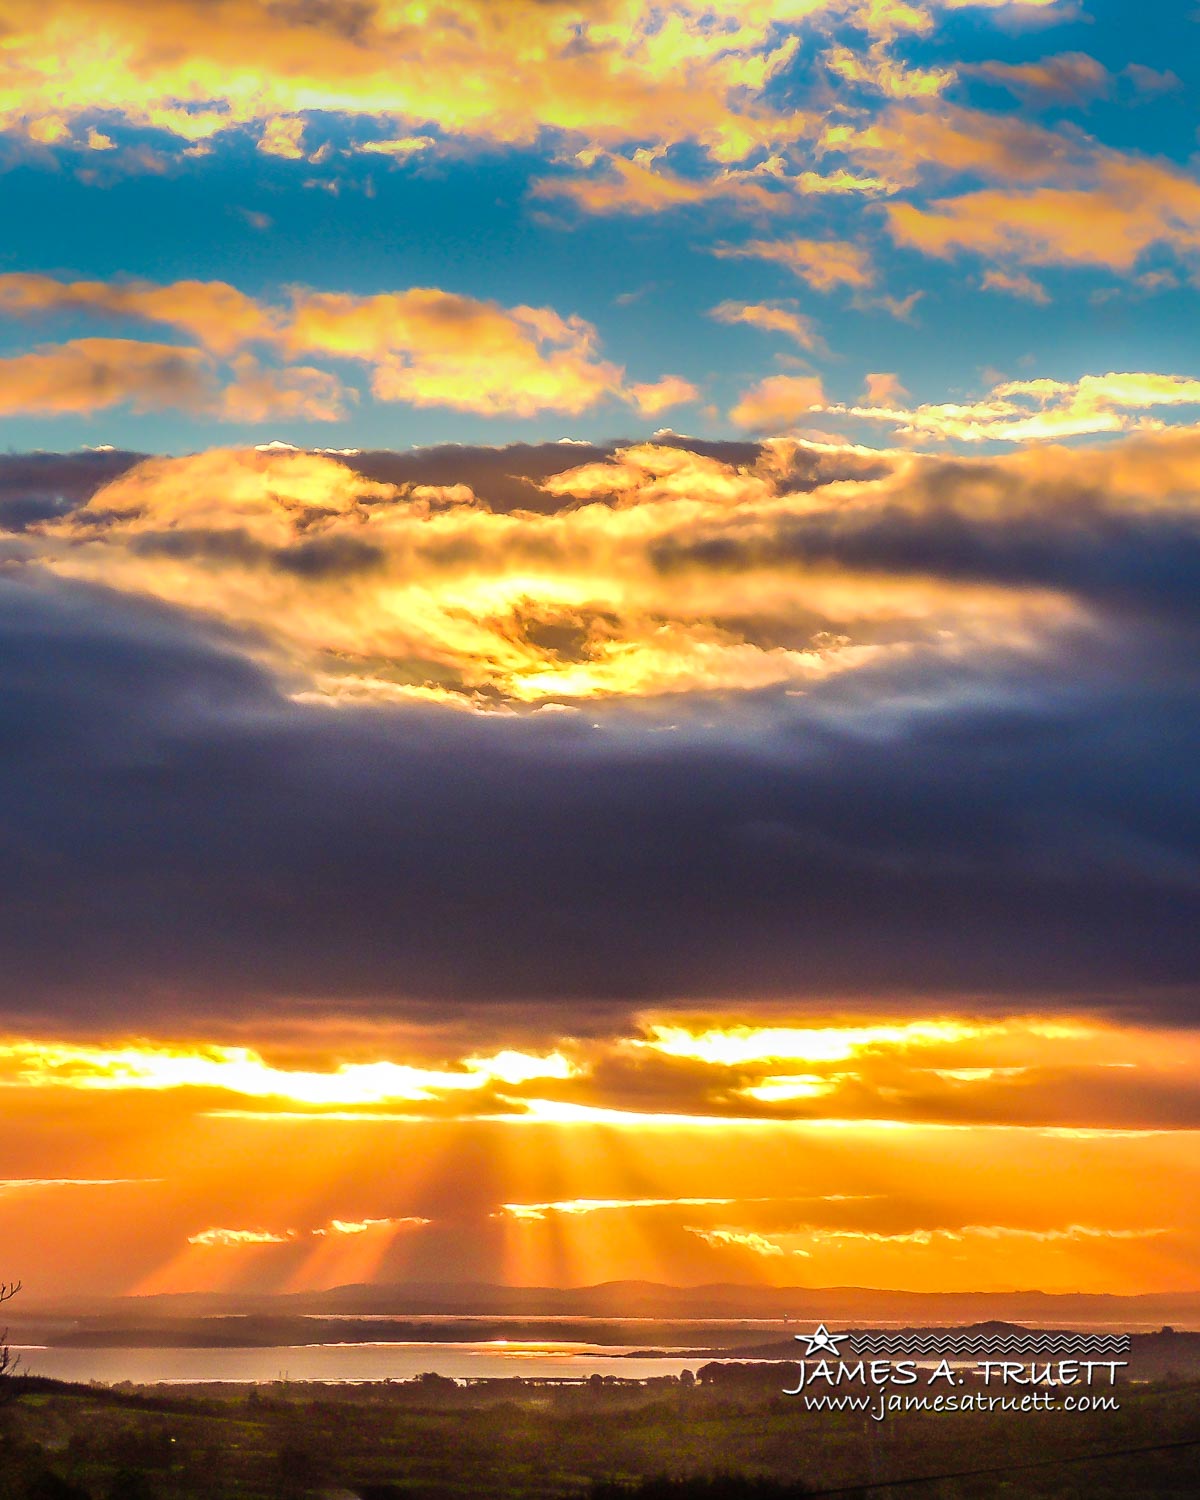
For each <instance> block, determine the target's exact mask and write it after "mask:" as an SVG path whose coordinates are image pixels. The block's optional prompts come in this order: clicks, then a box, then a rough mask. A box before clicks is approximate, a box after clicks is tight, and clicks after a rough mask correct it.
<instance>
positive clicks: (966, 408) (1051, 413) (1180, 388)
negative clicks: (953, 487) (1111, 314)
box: [752, 371, 1200, 443]
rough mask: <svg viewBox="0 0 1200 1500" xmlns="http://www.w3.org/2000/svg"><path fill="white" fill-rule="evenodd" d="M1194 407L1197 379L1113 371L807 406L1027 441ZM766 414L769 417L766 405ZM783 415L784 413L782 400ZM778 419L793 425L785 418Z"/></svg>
mask: <svg viewBox="0 0 1200 1500" xmlns="http://www.w3.org/2000/svg"><path fill="white" fill-rule="evenodd" d="M767 383H768V382H764V384H767ZM1195 405H1200V380H1197V379H1192V378H1191V377H1189V376H1185V375H1157V374H1149V373H1144V372H1143V373H1133V372H1131V373H1126V374H1118V373H1116V372H1114V371H1110V372H1109V373H1108V374H1106V375H1083V376H1081V377H1080V378H1079V379H1078V380H1073V381H1067V380H1044V379H1043V380H1010V381H1005V382H1003V383H1001V384H999V385H996V386H994V387H993V388H992V390H991V392H990V394H989V395H988V396H987V397H985V398H984V399H983V400H980V401H975V402H968V403H958V402H942V403H932V404H930V405H927V406H918V407H912V408H908V409H905V408H903V407H900V406H897V405H896V404H894V403H891V402H889V403H887V404H883V405H875V406H842V405H836V404H835V405H830V406H825V407H822V406H820V405H814V407H812V408H810V409H812V410H823V411H827V412H831V413H837V414H838V415H844V416H854V417H859V418H865V419H867V420H870V421H878V422H889V423H892V424H894V426H895V427H896V430H897V431H898V432H900V433H903V434H909V435H912V436H917V435H919V436H920V437H922V438H937V439H940V440H942V441H946V440H953V441H956V442H965V443H979V442H995V441H1005V442H1012V443H1022V442H1030V441H1046V440H1050V439H1058V438H1065V437H1076V436H1080V435H1084V434H1095V433H1105V432H1126V431H1130V430H1135V429H1145V428H1153V427H1156V426H1160V425H1161V423H1160V421H1159V419H1157V418H1153V417H1147V416H1145V415H1143V413H1145V412H1148V411H1151V410H1153V409H1154V408H1155V407H1159V406H1166V407H1171V406H1195ZM752 409H753V408H752ZM764 415H769V403H768V413H766V414H764ZM779 415H780V417H781V418H783V416H784V404H783V403H781V407H780V412H779ZM757 425H758V427H759V430H764V429H765V428H769V427H770V425H771V424H770V421H769V420H765V421H764V422H762V423H759V424H757ZM779 425H780V426H781V427H782V426H785V425H788V424H787V423H786V421H783V420H781V422H780V424H779Z"/></svg>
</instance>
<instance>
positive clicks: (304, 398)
mask: <svg viewBox="0 0 1200 1500" xmlns="http://www.w3.org/2000/svg"><path fill="white" fill-rule="evenodd" d="M0 312H7V313H8V314H10V315H11V316H14V317H21V318H33V317H36V316H42V317H45V316H51V315H53V314H57V313H64V312H72V313H80V312H84V313H90V314H92V315H95V316H108V317H124V318H134V319H139V320H144V321H147V322H151V323H160V324H166V325H168V326H171V327H175V328H178V329H180V330H182V331H184V332H186V333H188V334H189V335H190V336H192V337H194V338H197V339H198V340H200V341H201V342H202V343H203V345H204V347H205V349H206V350H209V351H211V353H212V354H213V355H215V356H219V357H221V358H223V359H228V360H229V361H230V365H231V374H232V377H233V378H232V379H231V380H230V381H229V383H228V384H227V385H226V386H225V387H224V388H223V389H221V390H220V392H219V394H218V393H217V386H216V380H215V375H214V374H213V372H212V371H211V369H210V368H209V366H207V365H206V364H205V360H204V357H203V355H202V353H201V351H198V350H196V349H193V348H181V349H178V350H175V349H174V346H170V345H160V344H143V343H139V342H138V341H136V340H129V339H122V340H116V339H87V340H76V341H75V342H74V343H72V344H68V345H63V346H53V347H50V348H46V349H44V350H39V351H38V352H37V353H36V354H33V355H24V356H17V357H16V358H17V359H19V360H22V361H24V362H23V363H19V364H18V363H16V362H15V361H14V360H9V361H7V362H3V363H0V382H2V384H3V386H5V387H7V388H9V389H11V391H12V395H11V397H10V400H11V402H12V403H13V404H12V406H11V409H12V410H26V411H37V410H43V409H45V410H89V409H96V408H99V407H102V406H106V405H112V404H115V403H116V402H117V401H123V400H133V401H135V402H139V403H141V404H156V405H160V406H162V405H176V406H187V407H189V408H191V409H195V410H198V411H199V410H206V411H209V412H211V413H213V414H215V415H218V416H221V417H223V418H224V419H225V420H229V421H239V422H262V421H266V420H268V419H270V418H283V419H288V418H292V419H297V420H309V421H330V420H337V419H338V418H340V417H342V416H344V415H345V412H346V406H347V402H348V400H349V399H350V398H351V393H350V392H349V391H348V390H347V388H346V387H345V385H344V384H343V382H342V381H341V379H340V378H339V377H338V376H336V375H334V374H333V373H331V372H329V371H326V370H322V369H318V368H315V367H314V366H312V365H308V364H295V363H289V364H287V365H286V366H285V367H283V368H282V369H277V368H272V367H267V366H264V365H263V364H262V363H261V360H260V359H259V358H258V356H257V355H251V354H250V353H249V352H246V346H247V345H250V344H256V345H259V346H260V347H261V348H263V349H264V350H269V351H271V352H272V353H274V354H276V355H280V354H281V355H283V356H284V357H285V358H286V359H288V360H289V361H294V360H298V359H303V358H306V357H311V356H314V355H315V356H319V357H324V358H331V359H339V360H354V361H360V362H362V363H363V364H364V365H365V366H367V367H368V369H369V371H370V385H371V390H372V393H373V394H374V396H375V397H376V398H377V399H378V400H381V401H403V402H406V403H408V404H409V405H411V406H415V407H433V406H440V407H447V408H450V409H453V410H457V411H472V412H479V413H482V414H484V415H488V416H495V415H502V414H503V415H511V416H519V417H529V416H534V415H536V414H538V413H540V412H544V411H558V412H568V413H579V412H582V411H585V410H587V409H588V408H590V407H592V406H595V405H596V404H597V403H598V402H599V401H601V400H604V399H606V398H613V399H617V400H624V401H628V402H630V403H632V404H633V405H635V406H637V407H638V408H639V409H640V410H642V411H643V412H646V413H648V414H654V413H656V412H658V411H662V410H665V409H666V408H667V407H669V406H673V405H678V404H680V403H681V402H684V401H690V400H694V399H695V397H696V389H695V387H694V386H693V385H692V384H691V383H690V382H688V381H685V380H683V379H682V378H681V377H679V376H674V375H669V376H666V377H664V378H663V379H662V380H659V381H657V382H641V383H633V384H630V385H627V384H626V381H625V373H624V371H623V370H622V369H621V368H620V367H619V366H617V365H615V364H613V363H612V362H611V361H608V360H605V359H603V358H602V357H601V355H600V353H599V339H598V335H597V333H596V330H595V328H594V327H593V326H592V325H591V324H590V323H587V322H585V321H584V320H583V319H582V318H578V317H562V316H561V315H560V314H558V313H557V312H555V311H554V310H553V309H552V308H548V307H525V306H518V307H513V308H505V307H502V306H500V305H499V304H498V303H496V302H490V301H485V300H481V299H479V298H474V297H466V296H462V295H460V294H457V293H452V292H446V291H443V290H441V289H440V288H437V287H411V288H409V289H408V290H406V291H403V292H382V293H378V294H376V295H374V296H353V295H350V294H348V293H341V292H317V291H311V290H308V289H304V288H293V289H292V292H291V297H290V305H287V306H270V305H268V304H265V303H262V302H259V301H256V300H255V299H253V298H250V297H248V296H246V295H245V294H244V293H242V292H240V291H238V290H237V289H236V288H235V287H232V286H230V285H228V284H227V283H225V282H220V281H214V282H199V281H183V282H175V283H172V284H170V285H165V286H158V285H153V284H151V283H147V282H139V281H129V282H97V281H89V282H82V281H80V282H66V281H59V280H56V279H55V278H53V277H50V276H45V275H40V274H39V275H35V274H26V273H20V272H12V273H8V274H6V275H2V276H0ZM239 351H242V352H239ZM172 361H175V363H174V364H172ZM5 369H7V370H8V379H7V380H5V379H4V374H3V372H4V370H5ZM22 386H24V387H25V388H26V391H27V395H26V399H25V400H24V402H23V403H22V404H21V405H19V406H18V405H17V404H16V403H17V401H18V399H19V391H20V389H21V387H22ZM52 386H53V387H55V388H58V387H61V390H60V392H59V393H58V394H57V395H55V396H54V397H51V396H50V395H49V394H47V392H48V391H49V389H50V388H51V387H52ZM88 388H91V389H93V390H94V391H95V397H94V399H93V400H92V401H91V402H90V403H88V402H87V400H86V395H85V392H86V390H87V389H88ZM52 401H53V402H55V403H57V404H49V403H51V402H52Z"/></svg>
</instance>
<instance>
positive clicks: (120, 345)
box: [0, 338, 213, 416]
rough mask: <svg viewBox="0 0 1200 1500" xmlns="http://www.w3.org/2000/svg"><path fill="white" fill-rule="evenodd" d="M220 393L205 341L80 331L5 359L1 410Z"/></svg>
mask: <svg viewBox="0 0 1200 1500" xmlns="http://www.w3.org/2000/svg"><path fill="white" fill-rule="evenodd" d="M212 399H213V390H212V380H211V376H210V373H209V369H208V366H207V362H206V361H205V358H204V356H203V354H202V352H201V351H200V350H198V349H186V348H179V347H176V346H175V345H172V344H151V343H139V342H138V341H137V340H135V339H103V338H100V339H72V340H71V341H70V342H69V343H66V344H44V345H42V346H41V347H40V348H38V349H35V350H34V351H33V352H32V353H30V354H14V355H10V356H9V357H8V358H5V359H0V413H3V414H4V415H6V416H14V415H16V414H18V413H22V412H28V413H31V414H33V415H37V416H49V415H53V414H56V413H59V412H92V411H103V410H106V409H107V408H108V407H111V406H118V405H121V404H123V403H125V402H128V403H129V404H130V405H132V406H133V408H134V410H135V411H155V410H162V409H164V408H169V407H178V408H181V409H183V410H190V411H201V410H204V409H205V408H207V407H208V406H209V405H210V404H211V401H212Z"/></svg>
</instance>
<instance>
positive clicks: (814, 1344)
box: [795, 1323, 849, 1359]
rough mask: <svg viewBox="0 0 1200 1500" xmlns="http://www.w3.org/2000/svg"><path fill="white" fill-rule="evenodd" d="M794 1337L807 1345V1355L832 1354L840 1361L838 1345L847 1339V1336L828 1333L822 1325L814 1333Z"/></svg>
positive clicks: (799, 1334)
mask: <svg viewBox="0 0 1200 1500" xmlns="http://www.w3.org/2000/svg"><path fill="white" fill-rule="evenodd" d="M795 1337H796V1338H798V1339H799V1340H800V1342H801V1343H804V1344H807V1345H808V1353H809V1354H817V1353H824V1354H832V1355H833V1357H834V1358H835V1359H840V1358H841V1352H840V1351H839V1349H838V1345H839V1344H840V1343H841V1341H842V1340H843V1339H844V1338H849V1334H845V1333H830V1331H829V1329H828V1328H826V1327H825V1325H824V1323H819V1324H818V1325H817V1331H816V1333H798V1334H796V1335H795Z"/></svg>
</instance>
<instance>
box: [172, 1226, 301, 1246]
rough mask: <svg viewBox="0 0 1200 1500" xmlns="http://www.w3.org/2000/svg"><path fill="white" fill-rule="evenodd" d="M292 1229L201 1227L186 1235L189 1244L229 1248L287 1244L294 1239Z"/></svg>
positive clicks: (294, 1233)
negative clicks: (277, 1232)
mask: <svg viewBox="0 0 1200 1500" xmlns="http://www.w3.org/2000/svg"><path fill="white" fill-rule="evenodd" d="M296 1237H297V1236H296V1231H295V1230H294V1229H287V1230H284V1232H283V1233H282V1234H276V1233H275V1232H274V1231H273V1230H270V1229H202V1230H200V1232H199V1233H198V1234H189V1235H188V1244H189V1245H204V1246H206V1247H209V1248H211V1247H214V1246H215V1247H218V1248H220V1249H230V1248H231V1247H238V1246H242V1245H289V1244H291V1243H292V1242H293V1241H294V1240H295V1239H296Z"/></svg>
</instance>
